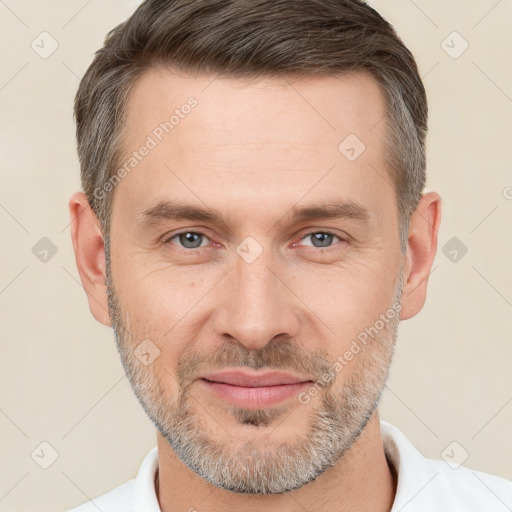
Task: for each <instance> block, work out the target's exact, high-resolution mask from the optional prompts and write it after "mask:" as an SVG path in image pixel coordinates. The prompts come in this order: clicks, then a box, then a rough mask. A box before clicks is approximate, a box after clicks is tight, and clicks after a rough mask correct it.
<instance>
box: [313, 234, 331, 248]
mask: <svg viewBox="0 0 512 512" xmlns="http://www.w3.org/2000/svg"><path fill="white" fill-rule="evenodd" d="M332 236H333V235H329V234H328V233H315V234H314V236H313V240H314V241H317V242H320V245H316V243H315V242H313V245H315V247H326V246H328V245H329V242H331V241H332V240H331V239H332ZM326 241H327V243H325V242H326Z"/></svg>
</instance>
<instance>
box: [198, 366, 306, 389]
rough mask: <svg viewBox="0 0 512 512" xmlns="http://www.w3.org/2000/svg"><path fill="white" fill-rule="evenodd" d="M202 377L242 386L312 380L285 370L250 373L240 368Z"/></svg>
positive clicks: (273, 384)
mask: <svg viewBox="0 0 512 512" xmlns="http://www.w3.org/2000/svg"><path fill="white" fill-rule="evenodd" d="M202 378H203V379H206V380H211V381H214V382H223V383H224V384H231V385H232V386H243V387H248V388H257V387H263V386H278V385H281V384H297V383H299V382H309V381H311V380H312V379H309V378H307V377H306V378H304V377H300V376H297V375H293V374H291V373H286V372H265V373H250V372H247V371H241V370H230V371H222V372H214V373H209V374H207V375H203V377H202Z"/></svg>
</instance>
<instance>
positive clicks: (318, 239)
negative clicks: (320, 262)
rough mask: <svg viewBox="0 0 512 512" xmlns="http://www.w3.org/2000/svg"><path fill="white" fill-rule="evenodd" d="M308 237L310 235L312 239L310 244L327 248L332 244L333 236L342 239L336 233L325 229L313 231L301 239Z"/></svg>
mask: <svg viewBox="0 0 512 512" xmlns="http://www.w3.org/2000/svg"><path fill="white" fill-rule="evenodd" d="M309 237H311V241H312V244H311V246H312V247H316V248H319V249H322V248H329V247H330V246H331V245H333V238H337V239H338V240H339V241H342V239H341V238H340V237H339V236H338V235H335V234H334V233H329V232H326V231H313V232H311V233H308V234H307V235H305V236H303V237H302V239H301V240H305V239H307V238H309ZM306 245H309V244H306Z"/></svg>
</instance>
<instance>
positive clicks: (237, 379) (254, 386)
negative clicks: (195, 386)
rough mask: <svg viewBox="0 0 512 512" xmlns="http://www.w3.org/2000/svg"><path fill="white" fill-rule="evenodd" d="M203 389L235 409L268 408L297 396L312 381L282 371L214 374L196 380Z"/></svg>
mask: <svg viewBox="0 0 512 512" xmlns="http://www.w3.org/2000/svg"><path fill="white" fill-rule="evenodd" d="M199 380H200V381H201V382H202V383H203V385H204V386H205V388H206V389H207V390H208V391H209V392H210V393H212V394H213V395H214V396H216V397H217V398H219V399H220V400H222V401H225V402H229V403H231V404H232V405H235V406H237V407H245V408H247V409H258V408H260V409H261V408H264V407H271V406H274V405H277V404H278V403H281V402H283V401H285V400H288V399H290V398H292V397H293V396H296V395H297V394H298V393H300V391H302V390H303V389H305V388H307V387H308V386H311V384H312V383H313V382H314V381H313V380H312V379H310V378H308V377H302V376H298V375H293V374H291V373H285V372H266V373H263V374H261V373H250V372H247V371H227V372H217V373H212V374H208V375H205V376H203V377H202V378H201V379H199Z"/></svg>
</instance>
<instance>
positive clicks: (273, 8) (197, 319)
mask: <svg viewBox="0 0 512 512" xmlns="http://www.w3.org/2000/svg"><path fill="white" fill-rule="evenodd" d="M75 115H76V121H77V139H78V153H79V158H80V164H81V172H82V185H83V188H84V193H81V192H80V193H76V194H75V195H73V197H72V198H71V200H70V211H71V217H72V220H73V224H72V239H73V247H74V250H75V255H76V261H77V265H78V269H79V272H80V277H81V280H82V282H83V284H84V288H85V290H86V292H87V296H88V300H89V305H90V309H91V312H92V314H93V315H94V317H95V318H96V319H97V320H98V321H100V322H101V323H103V324H105V325H107V326H112V327H113V330H114V334H115V339H116V343H117V347H118V350H119V353H120V356H121V359H122V362H123V365H124V368H125V370H126V373H127V376H128V377H129V380H130V383H131V385H132V387H133V390H134V392H135V394H136V396H137V398H138V400H139V401H140V403H141V405H142V406H143V408H144V410H145V411H146V413H147V414H148V416H149V417H150V418H151V420H152V421H153V423H154V424H155V426H156V428H157V447H156V448H154V449H153V450H152V451H151V452H150V453H149V454H148V455H147V456H146V458H145V460H144V461H143V463H142V466H141V468H140V470H139V473H138V475H137V477H136V478H135V479H133V480H130V481H129V482H127V483H125V484H123V485H121V486H120V487H118V488H117V489H114V490H113V491H111V492H109V493H107V494H105V495H103V496H101V497H99V498H97V499H95V500H92V501H90V502H88V503H86V504H84V505H82V506H80V507H78V508H76V509H74V510H75V511H80V512H83V511H89V510H98V509H99V510H102V511H104V512H107V511H114V510H115V511H129V510H144V511H157V510H162V511H164V512H174V511H178V510H183V511H186V510H187V511H196V510H197V511H203V510H205V511H206V510H208V511H226V510H249V511H262V510H272V511H278V512H288V511H296V510H308V511H315V512H323V511H326V510H337V511H349V510H350V511H374V512H384V511H390V510H393V511H396V512H398V511H400V510H405V511H406V512H409V511H426V510H429V511H430V510H432V511H465V512H468V511H483V510H486V511H491V510H492V511H496V512H497V511H504V510H510V507H512V484H511V483H510V482H507V481H506V480H504V479H501V478H498V477H494V476H490V475H486V474H482V473H478V472H473V471H470V470H468V469H465V468H460V469H459V470H457V471H453V470H452V469H451V468H450V467H448V466H447V465H446V464H445V463H444V462H436V461H430V460H427V459H425V458H423V457H422V456H421V455H420V453H419V452H417V451H416V449H415V448H414V447H413V446H412V444H411V443H410V442H409V441H408V440H407V439H406V438H405V437H404V435H403V434H402V433H401V432H400V431H399V430H398V429H396V428H395V427H393V426H391V425H389V424H387V423H384V422H381V421H380V420H379V414H378V409H377V405H378V402H379V399H380V396H381V393H382V390H383V387H384V385H385V382H386V378H387V375H388V371H389V366H390V363H391V359H392V354H393V349H394V346H395V341H396V336H397V329H398V323H399V320H406V319H408V318H411V317H412V316H414V315H416V314H417V313H418V312H419V311H420V310H421V308H422V307H423V304H424V302H425V296H426V288H427V281H428V276H429V272H430V269H431V266H432V262H433V259H434V256H435V253H436V247H437V231H438V228H439V223H440V197H439V195H438V194H437V193H435V192H428V193H423V191H424V185H425V167H426V158H425V137H426V133H427V101H426V94H425V90H424V87H423V84H422V81H421V78H420V76H419V74H418V69H417V66H416V63H415V60H414V58H413V56H412V55H411V53H410V52H409V50H408V49H407V48H406V47H405V46H404V45H403V43H402V42H401V40H400V39H399V38H398V36H397V35H396V33H395V31H394V29H393V28H392V26H391V25H389V24H388V23H387V22H386V21H385V20H384V19H383V18H382V17H381V16H380V15H379V14H378V13H377V12H376V11H375V10H373V9H372V8H370V7H369V6H368V5H366V4H365V3H363V2H362V1H360V0H302V1H301V2H296V1H292V0H251V1H243V0H208V1H204V0H169V1H161V0H160V1H156V0H148V1H146V2H144V3H143V4H142V5H141V6H140V7H139V8H138V9H137V10H136V12H135V13H134V14H133V15H132V16H131V17H130V18H129V19H128V20H127V21H126V22H125V23H123V24H121V25H120V26H118V27H117V28H116V29H115V30H113V31H112V32H111V33H110V34H109V35H108V37H107V39H106V41H105V45H104V47H103V48H102V49H101V50H100V51H99V52H98V53H97V55H96V57H95V59H94V62H93V63H92V64H91V66H90V67H89V69H88V70H87V72H86V74H85V76H84V78H83V79H82V82H81V84H80V87H79V90H78V93H77V97H76V103H75Z"/></svg>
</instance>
